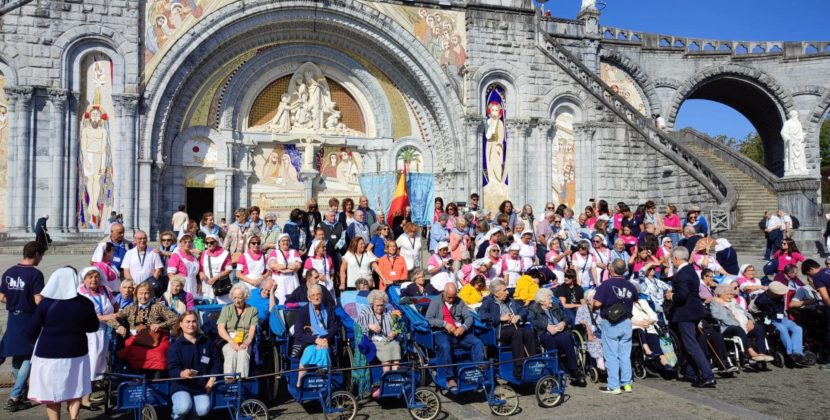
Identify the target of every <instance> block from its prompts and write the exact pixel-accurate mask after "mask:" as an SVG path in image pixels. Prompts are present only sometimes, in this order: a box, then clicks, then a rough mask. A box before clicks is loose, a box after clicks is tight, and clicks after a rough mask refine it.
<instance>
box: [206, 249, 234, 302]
mask: <svg viewBox="0 0 830 420" xmlns="http://www.w3.org/2000/svg"><path fill="white" fill-rule="evenodd" d="M229 254H230V253H229V252H228V250H227V249H222V252H221V253H220V254H219V256H217V257H211V256H210V254H208V253H207V251H205V257H204V258H205V259H204V261H202V263H203V264H202V266H203V268H202V269H203V271H204V272H205V276H206V277H207V278H211V277H213V276H215V275H216V274H218V273H221V272H222V263H224V262H225V260H226V259H227V258H228V255H229ZM202 298H203V299H215V300H216V301H218V302H220V303H232V302H233V300H232V299H231V297H230V293H228V294H226V295H223V296H216V295H214V294H213V286H211V285H209V284H208V282H207V281H203V282H202Z"/></svg>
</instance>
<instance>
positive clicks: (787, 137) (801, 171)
mask: <svg viewBox="0 0 830 420" xmlns="http://www.w3.org/2000/svg"><path fill="white" fill-rule="evenodd" d="M789 116H790V118H789V119H788V120H787V121H785V122H784V126H783V127H782V128H781V137H782V138H783V139H784V152H785V153H786V156H785V158H784V176H803V175H807V159H806V157H805V156H804V136H805V134H804V127H802V126H801V121H799V120H798V111H790V114H789Z"/></svg>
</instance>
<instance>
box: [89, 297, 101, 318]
mask: <svg viewBox="0 0 830 420" xmlns="http://www.w3.org/2000/svg"><path fill="white" fill-rule="evenodd" d="M89 297H90V298H92V301H93V302H95V306H97V307H98V315H103V314H104V297H103V296H101V295H98V299H96V298H95V296H92V295H91V294H90V295H89Z"/></svg>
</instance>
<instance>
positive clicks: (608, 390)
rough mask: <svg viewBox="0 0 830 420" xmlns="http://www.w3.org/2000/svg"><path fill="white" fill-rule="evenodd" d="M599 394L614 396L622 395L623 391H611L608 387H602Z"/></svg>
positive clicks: (615, 389) (617, 389)
mask: <svg viewBox="0 0 830 420" xmlns="http://www.w3.org/2000/svg"><path fill="white" fill-rule="evenodd" d="M599 392H602V393H603V394H612V395H620V394H622V391H621V390H620V389H619V388H614V389H610V388H608V387H607V386H602V387H600V388H599Z"/></svg>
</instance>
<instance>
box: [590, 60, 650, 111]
mask: <svg viewBox="0 0 830 420" xmlns="http://www.w3.org/2000/svg"><path fill="white" fill-rule="evenodd" d="M599 74H600V78H602V81H603V82H605V83H606V84H607V85H608V86H611V90H613V91H614V92H615V93H616V94H618V95H620V96H622V97H623V99H625V100H626V102H628V104H629V105H631V106H633V107H634V108H636V109H637V111H640V112H641V113H642V114H647V112H646V101H645V100H644V99H643V96H642V94H640V90H639V89H638V88H637V82H635V81H634V79H632V78H631V76H629V75H628V73H626V72H625V70H623V69H621V68H619V67H616V66H614V65H611V64H609V63H600V65H599Z"/></svg>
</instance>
